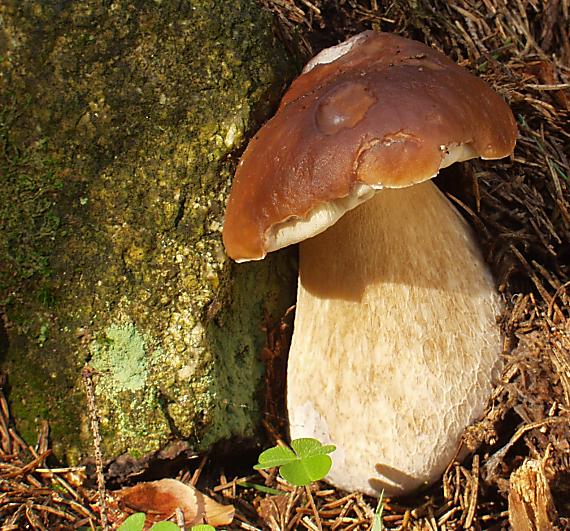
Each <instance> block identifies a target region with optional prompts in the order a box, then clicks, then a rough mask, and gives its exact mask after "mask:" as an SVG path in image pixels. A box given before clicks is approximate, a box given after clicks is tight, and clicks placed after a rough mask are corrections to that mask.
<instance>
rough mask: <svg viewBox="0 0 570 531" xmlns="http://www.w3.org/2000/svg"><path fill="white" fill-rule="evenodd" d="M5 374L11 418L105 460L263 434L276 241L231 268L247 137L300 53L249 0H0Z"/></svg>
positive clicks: (282, 276)
mask: <svg viewBox="0 0 570 531" xmlns="http://www.w3.org/2000/svg"><path fill="white" fill-rule="evenodd" d="M0 16H1V17H2V19H3V28H2V29H1V30H0V67H1V69H2V76H3V81H4V84H3V88H2V92H1V93H0V106H1V108H2V109H3V110H2V111H1V116H0V118H1V120H0V138H1V140H2V143H1V145H0V149H1V150H2V153H0V154H1V155H2V156H1V157H0V179H1V180H0V253H1V254H0V312H1V313H3V314H4V321H5V324H6V326H5V328H6V337H7V339H6V340H4V341H0V370H2V371H3V372H6V373H7V374H8V378H9V384H10V393H9V399H10V403H11V406H12V409H13V413H14V416H15V418H16V420H17V422H18V428H19V429H20V431H21V433H22V434H23V435H24V437H25V438H26V439H27V440H28V441H29V442H32V441H34V439H35V436H36V433H37V427H38V422H39V421H40V420H43V419H46V420H48V421H49V424H50V426H51V435H52V439H53V446H54V450H55V452H56V455H57V456H58V457H60V458H62V459H66V460H67V461H70V462H77V461H78V460H80V459H81V458H83V457H84V456H86V455H87V454H88V453H89V452H90V451H91V434H90V430H89V420H88V414H87V407H86V399H85V390H84V385H83V382H82V377H81V372H82V369H83V367H84V366H85V364H86V363H88V364H89V365H90V366H91V367H92V369H93V371H94V377H93V378H94V384H95V391H96V406H97V409H98V411H99V414H100V416H101V419H102V422H101V430H102V436H103V448H104V452H105V456H106V457H108V458H112V457H114V456H117V455H119V454H122V453H124V452H129V453H131V454H132V455H142V454H146V453H148V452H151V451H154V450H157V449H159V448H161V447H162V446H164V444H165V443H166V442H167V441H168V440H170V439H172V438H173V437H182V438H185V439H188V440H190V441H191V443H192V444H193V446H194V447H195V448H196V449H204V448H206V447H208V446H210V445H211V444H212V443H214V442H216V441H218V440H220V439H224V438H228V437H231V436H234V435H239V436H249V435H252V434H254V433H255V430H256V427H257V426H258V423H259V419H260V406H259V390H260V383H261V379H262V374H263V367H262V364H261V362H260V359H259V354H260V351H261V349H262V348H263V344H264V339H265V336H264V332H263V330H262V325H263V322H264V318H265V317H264V316H265V315H269V318H270V319H274V320H276V319H278V318H279V316H280V315H281V314H282V313H283V312H284V310H285V308H286V307H287V306H288V305H290V304H291V303H292V301H293V297H294V284H295V264H294V258H292V257H291V255H290V254H287V253H277V254H276V256H275V257H272V258H271V259H270V260H266V261H264V262H260V263H254V264H244V265H239V266H236V265H232V264H230V262H229V261H228V260H227V258H226V257H225V255H224V252H223V246H222V243H221V227H222V221H223V210H224V204H225V200H226V197H227V194H228V191H229V186H230V183H231V177H232V175H233V171H234V169H235V164H236V159H237V158H238V155H239V151H240V149H242V148H243V145H244V143H245V142H246V140H247V138H248V136H249V135H251V133H252V132H253V131H254V130H255V129H256V128H257V127H258V126H259V125H260V123H261V121H262V120H263V119H265V118H266V117H267V116H268V115H269V114H270V112H271V111H272V110H273V109H274V107H275V106H276V103H277V102H278V100H279V97H280V94H281V92H282V90H283V88H284V87H285V85H286V83H287V81H288V80H289V79H290V78H291V76H292V75H293V74H294V67H292V66H291V62H290V61H289V60H288V57H287V55H286V53H285V51H284V50H283V48H282V47H281V45H280V44H279V42H278V41H277V40H276V39H275V37H274V36H273V31H272V20H271V18H270V16H269V15H268V14H267V13H265V12H264V11H262V10H261V8H260V7H259V5H258V4H257V3H256V2H255V1H253V0H239V1H237V0H236V1H233V2H227V1H226V0H200V1H192V2H171V1H158V0H157V1H154V2H148V1H143V0H139V1H127V0H120V1H117V2H113V3H112V4H109V3H108V2H103V0H90V1H84V0H74V1H71V2H61V1H55V0H54V1H50V2H45V1H40V0H36V1H30V2H19V1H17V0H11V1H7V2H4V3H3V5H2V6H0Z"/></svg>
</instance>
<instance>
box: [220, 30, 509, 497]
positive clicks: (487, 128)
mask: <svg viewBox="0 0 570 531" xmlns="http://www.w3.org/2000/svg"><path fill="white" fill-rule="evenodd" d="M516 135H517V128H516V123H515V120H514V118H513V115H512V113H511V111H510V109H509V107H508V106H507V104H506V103H505V102H504V101H503V100H502V99H501V97H500V96H498V95H497V94H496V93H495V92H494V91H493V90H492V89H491V88H490V87H489V86H488V85H487V84H486V83H485V82H483V81H482V80H480V79H478V78H477V77H475V76H473V75H472V74H471V73H469V72H468V71H467V70H466V69H464V68H462V67H460V66H458V65H456V64H455V63H453V62H452V61H451V60H450V59H448V58H447V57H445V56H444V55H442V54H441V53H439V52H437V51H435V50H433V49H432V48H430V47H428V46H425V45H424V44H421V43H419V42H415V41H412V40H409V39H405V38H403V37H399V36H396V35H392V34H387V33H377V32H372V31H367V32H364V33H361V34H359V35H357V36H355V37H353V38H351V39H349V40H348V41H346V42H344V43H342V44H340V45H338V46H335V47H333V48H330V49H328V50H325V51H324V52H321V53H320V54H319V55H317V56H316V57H315V58H314V59H313V60H312V61H311V62H310V63H309V64H308V65H307V66H306V67H305V69H304V70H303V73H302V75H301V76H300V77H298V78H297V79H296V80H295V81H294V82H293V84H292V86H291V87H290V89H289V90H288V92H287V93H286V94H285V96H284V97H283V100H282V102H281V105H280V107H279V109H278V111H277V113H276V115H275V116H274V117H273V118H272V119H271V120H269V121H268V122H267V123H266V124H265V125H264V126H263V127H262V129H261V130H260V131H259V132H258V134H257V135H256V136H255V137H254V138H253V140H252V141H251V142H250V143H249V145H248V147H247V149H246V150H245V152H244V154H243V156H242V158H241V160H240V162H239V165H238V168H237V171H236V175H235V179H234V182H233V185H232V190H231V195H230V197H229V200H228V205H227V210H226V217H225V224H224V233H223V236H224V244H225V247H226V250H227V253H228V255H229V256H230V257H232V258H234V259H235V260H236V261H246V260H259V259H262V258H263V257H264V256H265V254H266V253H268V252H270V251H274V250H276V249H280V248H282V247H285V246H287V245H291V244H293V243H297V242H301V243H300V246H299V253H300V258H299V259H300V263H299V284H298V297H297V310H296V316H295V323H294V331H293V338H292V344H291V349H290V352H289V361H288V370H287V408H288V415H289V422H290V433H291V437H292V438H298V437H314V438H317V439H319V440H320V441H321V442H323V443H334V444H335V445H336V447H337V451H336V453H335V456H334V459H333V461H334V462H333V468H332V470H331V472H330V475H329V476H328V478H327V479H328V481H330V482H331V483H332V484H334V485H336V486H338V487H340V488H343V489H347V490H351V491H352V490H358V491H362V492H364V493H367V494H372V495H378V493H379V492H380V491H381V490H384V492H385V493H386V494H389V495H400V494H405V493H408V492H410V491H412V490H414V489H416V488H418V487H420V486H422V485H424V484H429V483H431V482H433V481H435V480H436V479H437V478H438V477H439V476H440V475H441V473H442V472H443V471H444V470H445V467H446V466H447V465H448V463H449V462H450V461H451V460H452V459H453V458H454V456H455V455H457V451H458V447H459V443H460V439H461V434H462V432H463V431H464V429H465V428H466V427H467V426H468V425H469V424H471V423H472V422H473V421H475V420H476V419H477V417H479V416H480V415H481V414H482V412H483V410H484V407H485V404H486V402H487V400H488V398H489V396H490V394H491V391H492V387H493V383H494V380H495V378H496V377H497V373H498V371H499V369H500V361H499V360H500V357H499V354H500V352H501V348H502V337H501V332H500V328H499V326H498V324H497V315H498V314H499V313H500V311H501V300H500V297H499V295H498V293H497V292H496V290H495V287H494V283H493V279H492V277H491V275H490V273H489V270H488V268H487V266H486V264H485V262H484V260H483V258H482V256H481V253H480V251H479V249H478V246H477V243H476V240H475V237H474V235H473V234H472V231H471V229H470V227H469V226H468V224H467V223H466V222H465V221H464V219H463V218H462V217H461V216H460V215H459V213H458V212H457V211H456V210H455V208H454V207H453V206H452V205H451V204H450V203H449V201H448V200H447V199H446V198H445V197H444V195H443V194H442V193H441V192H440V191H439V190H438V188H437V187H436V186H435V185H434V184H433V183H432V182H431V181H430V179H431V178H432V177H434V176H435V175H437V173H438V172H439V170H440V169H441V168H444V167H446V166H449V165H450V164H452V163H454V162H456V161H464V160H467V159H470V158H473V157H481V158H483V159H498V158H502V157H505V156H508V155H509V154H510V153H511V152H512V151H513V149H514V145H515V140H516Z"/></svg>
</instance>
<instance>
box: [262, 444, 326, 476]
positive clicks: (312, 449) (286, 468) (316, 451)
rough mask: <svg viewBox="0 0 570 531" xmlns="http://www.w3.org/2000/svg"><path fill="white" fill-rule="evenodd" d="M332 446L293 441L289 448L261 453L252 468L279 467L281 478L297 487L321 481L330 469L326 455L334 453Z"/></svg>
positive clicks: (274, 448) (277, 447) (276, 447)
mask: <svg viewBox="0 0 570 531" xmlns="http://www.w3.org/2000/svg"><path fill="white" fill-rule="evenodd" d="M335 449H336V447H335V446H334V445H332V444H326V445H324V444H322V443H321V442H320V441H318V440H316V439H310V438H305V439H295V440H294V441H291V448H287V447H283V446H275V447H273V448H269V449H268V450H265V451H264V452H262V453H261V455H260V456H259V459H258V461H259V462H258V464H257V465H255V466H254V467H253V468H255V469H256V470H264V469H266V468H273V467H279V474H281V477H282V478H283V479H285V480H286V481H288V482H289V483H291V484H292V485H295V486H297V487H304V486H306V485H309V484H311V483H312V482H313V481H319V480H320V479H323V478H324V477H325V476H326V475H327V474H328V473H329V470H330V469H331V466H332V460H331V458H330V457H329V456H328V455H327V454H330V453H331V452H334V451H335Z"/></svg>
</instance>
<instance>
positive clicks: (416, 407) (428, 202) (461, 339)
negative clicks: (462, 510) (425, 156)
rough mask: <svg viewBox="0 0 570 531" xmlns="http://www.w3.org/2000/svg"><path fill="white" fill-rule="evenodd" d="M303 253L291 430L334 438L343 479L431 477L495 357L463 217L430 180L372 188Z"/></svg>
mask: <svg viewBox="0 0 570 531" xmlns="http://www.w3.org/2000/svg"><path fill="white" fill-rule="evenodd" d="M300 253H301V254H300V282H299V288H298V299H297V313H296V317H295V328H294V334H293V339H292V345H291V351H290V354H289V365H288V376H287V385H288V391H287V392H288V394H287V404H288V411H289V419H290V429H291V437H292V438H298V437H316V438H318V439H319V440H321V441H322V442H323V443H332V444H335V445H336V446H337V451H336V452H335V453H333V454H332V459H333V468H332V470H331V472H330V475H329V476H328V480H329V481H330V482H331V483H333V484H334V485H337V486H338V487H341V488H343V489H347V490H350V491H352V490H359V491H362V492H365V493H368V494H372V495H378V493H379V492H380V490H382V489H384V490H385V493H386V494H387V495H398V494H405V493H407V492H410V491H412V490H414V489H416V488H418V487H420V486H421V485H423V484H426V483H431V482H433V481H435V480H436V479H437V478H438V477H439V476H440V475H441V474H442V473H443V471H444V470H445V467H446V466H447V465H448V463H449V462H450V460H451V459H453V457H454V456H455V454H456V450H457V448H458V444H459V441H460V436H461V433H462V432H463V430H464V428H465V427H466V426H468V425H469V424H471V423H472V422H473V421H474V420H475V419H477V417H479V416H480V415H481V414H482V412H483V409H484V406H485V403H486V401H487V399H488V398H489V396H490V393H491V390H492V385H493V381H494V378H496V376H497V372H498V369H499V367H500V363H499V353H500V351H501V342H502V339H501V334H500V331H499V328H498V326H497V324H496V316H497V314H499V312H500V309H501V304H500V300H499V297H498V295H497V294H496V292H495V289H494V286H493V281H492V279H491V277H490V275H489V273H488V272H487V268H486V265H485V264H484V262H483V260H482V258H481V256H480V253H479V251H478V249H477V247H476V245H475V243H474V241H473V238H472V235H471V232H470V229H469V227H468V226H467V224H466V223H465V222H464V220H463V219H462V218H461V217H460V216H459V215H458V213H457V212H456V211H455V209H454V208H453V207H452V206H451V205H450V204H449V202H448V201H447V200H446V199H445V197H444V196H443V195H442V194H441V192H439V190H438V189H437V188H436V187H435V186H434V185H433V184H432V183H431V182H426V183H423V184H419V185H416V186H414V187H410V188H405V189H397V190H383V191H381V192H378V193H377V194H376V195H375V196H374V197H373V198H372V199H370V200H369V201H367V202H365V203H363V204H362V205H360V206H359V207H358V208H355V209H353V210H351V211H350V212H348V213H346V214H345V215H344V216H343V217H342V219H340V220H339V221H338V222H337V223H336V225H334V226H333V227H331V228H330V229H329V230H327V231H326V232H323V233H322V234H320V235H318V236H316V237H314V238H312V239H310V240H307V241H306V242H303V243H302V244H301V250H300Z"/></svg>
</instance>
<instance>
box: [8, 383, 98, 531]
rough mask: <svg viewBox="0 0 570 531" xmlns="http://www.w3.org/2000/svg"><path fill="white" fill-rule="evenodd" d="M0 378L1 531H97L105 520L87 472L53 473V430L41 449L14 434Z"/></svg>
mask: <svg viewBox="0 0 570 531" xmlns="http://www.w3.org/2000/svg"><path fill="white" fill-rule="evenodd" d="M3 386H4V380H3V378H2V376H1V375H0V525H1V527H0V529H1V530H2V531H17V530H22V529H34V530H41V531H44V530H50V531H51V530H55V529H75V528H77V527H80V526H86V528H88V529H89V528H91V529H95V526H96V525H97V524H98V521H99V516H98V514H97V513H98V511H97V508H96V504H97V500H96V496H95V494H94V492H93V491H92V490H89V489H86V488H84V487H83V484H84V482H85V478H86V475H85V468H84V467H76V468H50V467H49V466H47V465H46V459H47V457H48V456H49V455H50V453H51V452H50V450H49V449H48V428H47V424H44V426H43V428H42V430H41V431H40V433H39V436H38V442H37V444H36V446H35V447H33V446H29V445H27V444H26V443H25V442H24V441H23V440H22V439H21V438H20V437H19V436H18V434H17V433H16V432H15V430H14V429H13V423H12V419H11V418H10V414H9V411H8V403H7V402H6V398H5V396H4V393H3Z"/></svg>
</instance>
